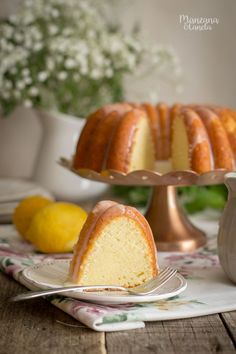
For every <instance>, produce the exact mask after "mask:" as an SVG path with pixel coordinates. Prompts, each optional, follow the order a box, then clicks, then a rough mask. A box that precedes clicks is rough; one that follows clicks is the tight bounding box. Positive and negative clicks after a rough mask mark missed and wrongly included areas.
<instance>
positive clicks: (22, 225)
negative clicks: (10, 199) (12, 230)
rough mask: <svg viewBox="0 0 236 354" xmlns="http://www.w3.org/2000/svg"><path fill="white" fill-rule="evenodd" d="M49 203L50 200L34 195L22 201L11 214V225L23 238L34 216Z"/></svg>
mask: <svg viewBox="0 0 236 354" xmlns="http://www.w3.org/2000/svg"><path fill="white" fill-rule="evenodd" d="M49 203H52V200H50V199H48V198H45V197H42V196H40V195H35V196H31V197H27V198H25V199H23V200H22V201H21V202H20V203H19V204H18V206H17V207H16V209H15V211H14V214H13V223H14V225H15V227H16V229H17V230H18V231H19V233H20V234H21V235H22V236H23V237H24V238H25V235H26V232H27V230H28V228H29V226H30V223H31V220H32V219H33V217H34V215H35V214H36V213H37V212H38V211H39V210H40V209H42V208H43V207H45V206H46V205H48V204H49Z"/></svg>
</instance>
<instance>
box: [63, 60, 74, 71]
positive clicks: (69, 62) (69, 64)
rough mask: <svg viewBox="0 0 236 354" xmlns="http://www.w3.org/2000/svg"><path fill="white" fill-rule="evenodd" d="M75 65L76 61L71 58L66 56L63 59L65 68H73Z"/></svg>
mask: <svg viewBox="0 0 236 354" xmlns="http://www.w3.org/2000/svg"><path fill="white" fill-rule="evenodd" d="M75 66H76V62H75V60H74V59H72V58H68V59H66V61H65V68H66V69H73V68H74V67H75Z"/></svg>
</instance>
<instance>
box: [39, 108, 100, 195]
mask: <svg viewBox="0 0 236 354" xmlns="http://www.w3.org/2000/svg"><path fill="white" fill-rule="evenodd" d="M37 113H38V117H39V118H40V122H41V124H42V127H43V139H42V144H41V149H40V151H39V156H38V159H37V161H36V168H35V172H34V178H33V179H34V180H35V181H37V182H38V183H39V184H40V185H42V186H43V187H45V188H47V189H48V190H49V191H50V192H52V193H53V194H54V196H55V197H56V198H57V199H60V200H68V201H74V202H78V201H81V200H83V201H84V200H88V199H91V198H94V197H97V196H99V195H100V194H102V193H104V191H105V190H107V185H106V184H104V183H99V182H92V181H89V180H86V179H84V178H80V177H78V176H76V175H75V174H73V173H72V172H70V171H67V170H66V169H64V168H63V167H61V166H59V164H58V161H59V159H60V157H66V158H70V157H71V156H72V154H73V153H74V151H75V146H76V143H77V140H78V137H79V134H80V132H81V130H82V127H83V125H84V123H85V120H84V119H80V118H75V117H71V116H68V115H65V114H62V113H59V112H46V111H43V110H40V111H37Z"/></svg>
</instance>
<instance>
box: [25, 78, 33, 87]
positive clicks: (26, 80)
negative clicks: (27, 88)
mask: <svg viewBox="0 0 236 354" xmlns="http://www.w3.org/2000/svg"><path fill="white" fill-rule="evenodd" d="M24 83H25V84H26V85H30V84H32V79H31V77H29V76H26V77H25V78H24Z"/></svg>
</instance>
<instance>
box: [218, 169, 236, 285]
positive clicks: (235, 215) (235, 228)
mask: <svg viewBox="0 0 236 354" xmlns="http://www.w3.org/2000/svg"><path fill="white" fill-rule="evenodd" d="M225 184H226V186H227V188H228V192H229V193H228V201H227V203H226V206H225V209H224V212H223V214H222V217H221V220H220V228H219V233H218V253H219V259H220V263H221V266H222V268H223V269H224V271H225V273H226V275H227V276H228V277H229V279H231V280H232V281H233V282H235V283H236V173H235V172H232V173H228V174H226V176H225Z"/></svg>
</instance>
